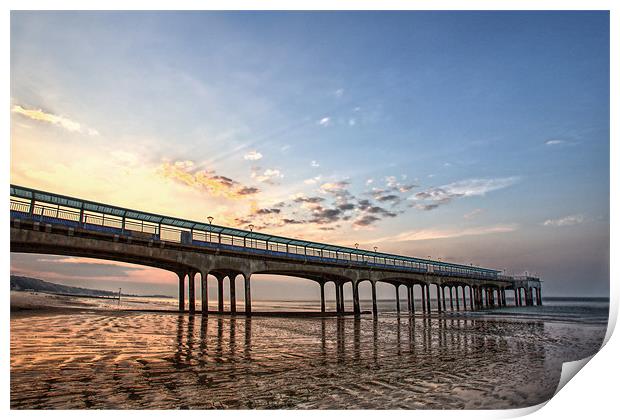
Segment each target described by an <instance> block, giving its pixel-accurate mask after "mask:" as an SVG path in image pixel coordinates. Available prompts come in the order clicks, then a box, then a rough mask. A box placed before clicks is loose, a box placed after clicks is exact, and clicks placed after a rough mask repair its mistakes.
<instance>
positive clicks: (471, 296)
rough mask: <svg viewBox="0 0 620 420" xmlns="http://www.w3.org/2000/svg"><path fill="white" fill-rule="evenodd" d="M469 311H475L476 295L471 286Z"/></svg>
mask: <svg viewBox="0 0 620 420" xmlns="http://www.w3.org/2000/svg"><path fill="white" fill-rule="evenodd" d="M469 309H470V310H472V311H473V310H474V294H473V292H472V290H471V286H469Z"/></svg>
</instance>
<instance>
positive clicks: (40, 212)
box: [10, 198, 504, 280]
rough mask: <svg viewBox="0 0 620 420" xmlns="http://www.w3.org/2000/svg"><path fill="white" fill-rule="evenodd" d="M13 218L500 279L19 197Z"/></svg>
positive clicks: (309, 257) (471, 270) (299, 257)
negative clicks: (155, 221)
mask: <svg viewBox="0 0 620 420" xmlns="http://www.w3.org/2000/svg"><path fill="white" fill-rule="evenodd" d="M10 208H11V218H16V219H30V220H33V221H39V222H45V223H51V224H54V223H55V224H61V225H65V226H70V227H79V228H82V229H85V230H91V231H97V232H106V233H112V234H118V235H124V236H132V237H139V238H147V239H153V240H160V241H167V242H176V243H181V244H185V245H194V246H203V247H208V248H215V249H224V250H230V251H237V252H249V253H252V254H259V255H269V256H274V257H286V258H292V259H297V260H304V261H320V262H326V263H331V264H341V265H345V266H357V267H365V268H373V267H374V268H385V269H392V270H394V269H396V270H399V271H404V272H415V273H429V274H437V275H444V276H458V277H468V278H472V279H492V280H498V279H500V278H501V279H503V278H502V277H504V276H500V275H499V274H497V273H496V272H494V271H491V270H486V269H484V270H483V269H480V270H478V269H476V267H472V268H469V267H466V266H462V268H461V267H459V268H452V267H450V266H449V265H448V264H446V265H445V266H444V265H441V264H432V263H416V262H411V261H403V260H399V259H397V258H393V259H390V258H385V257H377V256H373V255H358V254H353V253H347V252H337V251H330V250H323V249H315V248H312V247H308V246H303V247H302V246H294V245H289V244H283V243H278V242H270V241H264V240H258V239H254V238H251V237H250V238H248V237H247V236H243V237H240V236H235V235H226V234H222V233H214V232H210V231H202V230H194V229H181V228H177V227H173V226H167V225H163V224H161V223H159V224H155V223H148V222H144V221H136V220H132V219H129V218H126V217H120V216H111V215H106V214H98V213H96V212H93V211H84V210H83V209H80V210H77V209H70V208H65V207H62V206H60V205H56V206H54V205H49V204H41V203H36V202H33V201H25V200H23V199H14V198H11V200H10Z"/></svg>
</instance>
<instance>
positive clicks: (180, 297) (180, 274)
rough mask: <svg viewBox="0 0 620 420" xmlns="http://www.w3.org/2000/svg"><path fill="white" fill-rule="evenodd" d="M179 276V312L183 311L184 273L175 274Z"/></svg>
mask: <svg viewBox="0 0 620 420" xmlns="http://www.w3.org/2000/svg"><path fill="white" fill-rule="evenodd" d="M177 276H179V312H184V311H185V273H177Z"/></svg>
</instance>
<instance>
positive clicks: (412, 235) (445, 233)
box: [373, 224, 518, 243]
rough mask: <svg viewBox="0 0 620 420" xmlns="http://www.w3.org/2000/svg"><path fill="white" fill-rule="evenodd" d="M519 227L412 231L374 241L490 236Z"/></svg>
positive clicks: (498, 226)
mask: <svg viewBox="0 0 620 420" xmlns="http://www.w3.org/2000/svg"><path fill="white" fill-rule="evenodd" d="M517 228H518V226H517V225H515V224H508V225H494V226H479V227H473V228H467V229H421V230H410V231H407V232H402V233H399V234H398V235H394V236H387V237H384V238H379V239H373V242H374V243H378V242H405V241H427V240H432V239H449V238H458V237H461V236H474V235H490V234H494V233H507V232H514V231H515V230H517Z"/></svg>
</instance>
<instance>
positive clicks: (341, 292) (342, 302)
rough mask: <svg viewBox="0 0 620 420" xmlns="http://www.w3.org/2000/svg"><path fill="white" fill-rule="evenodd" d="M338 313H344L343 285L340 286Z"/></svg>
mask: <svg viewBox="0 0 620 420" xmlns="http://www.w3.org/2000/svg"><path fill="white" fill-rule="evenodd" d="M340 311H341V312H342V313H344V312H345V311H346V309H345V306H344V283H342V284H340Z"/></svg>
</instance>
